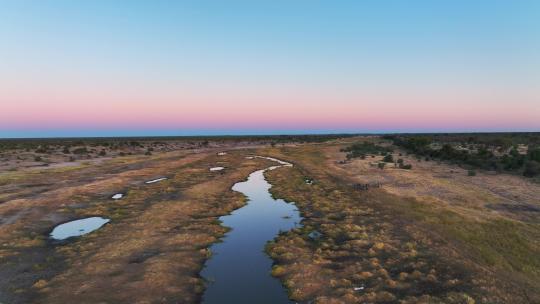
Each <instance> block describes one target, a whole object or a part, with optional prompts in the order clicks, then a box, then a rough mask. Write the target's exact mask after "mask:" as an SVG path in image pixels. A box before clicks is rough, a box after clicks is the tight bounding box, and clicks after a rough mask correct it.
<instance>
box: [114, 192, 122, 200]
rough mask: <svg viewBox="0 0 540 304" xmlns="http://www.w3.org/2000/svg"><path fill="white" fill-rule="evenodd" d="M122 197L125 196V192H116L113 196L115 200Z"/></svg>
mask: <svg viewBox="0 0 540 304" xmlns="http://www.w3.org/2000/svg"><path fill="white" fill-rule="evenodd" d="M122 197H124V194H123V193H116V194H115V195H113V196H112V197H111V198H112V199H113V200H118V199H121V198H122Z"/></svg>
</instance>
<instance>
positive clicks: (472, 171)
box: [467, 170, 476, 176]
mask: <svg viewBox="0 0 540 304" xmlns="http://www.w3.org/2000/svg"><path fill="white" fill-rule="evenodd" d="M467 175H468V176H476V171H474V170H469V171H467Z"/></svg>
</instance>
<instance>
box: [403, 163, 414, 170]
mask: <svg viewBox="0 0 540 304" xmlns="http://www.w3.org/2000/svg"><path fill="white" fill-rule="evenodd" d="M401 168H402V169H405V170H411V169H412V165H411V164H407V165H403V166H401Z"/></svg>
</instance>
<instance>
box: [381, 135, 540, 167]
mask: <svg viewBox="0 0 540 304" xmlns="http://www.w3.org/2000/svg"><path fill="white" fill-rule="evenodd" d="M383 137H384V138H385V139H390V140H392V141H393V143H394V145H396V146H399V147H402V148H404V149H405V150H407V151H408V152H410V153H414V154H416V155H418V156H421V157H427V158H434V159H439V160H444V161H450V162H454V163H458V164H462V165H466V166H468V167H471V168H480V169H485V170H495V171H508V172H513V173H520V174H522V175H524V176H526V177H535V176H539V175H540V133H532V132H531V133H475V134H405V135H404V134H399V135H385V136H383ZM432 144H437V145H440V147H438V148H434V147H433V145H432ZM519 144H523V145H527V146H528V151H527V153H526V154H520V153H519V151H518V145H519ZM457 146H460V149H457V148H456V147H457ZM495 152H497V153H495Z"/></svg>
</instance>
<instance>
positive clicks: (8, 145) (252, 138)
mask: <svg viewBox="0 0 540 304" xmlns="http://www.w3.org/2000/svg"><path fill="white" fill-rule="evenodd" d="M351 136H355V135H353V134H321V135H319V134H306V135H230V136H149V137H86V138H85V137H81V138H74V137H72V138H15V139H0V151H2V150H12V149H38V148H40V147H47V146H65V147H72V146H112V145H116V146H122V145H131V146H142V144H143V143H150V142H151V143H153V144H160V143H163V144H164V143H166V142H186V143H201V144H202V145H207V144H209V142H264V143H274V144H278V143H287V142H297V143H308V142H325V141H328V140H334V139H338V138H345V137H351Z"/></svg>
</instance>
